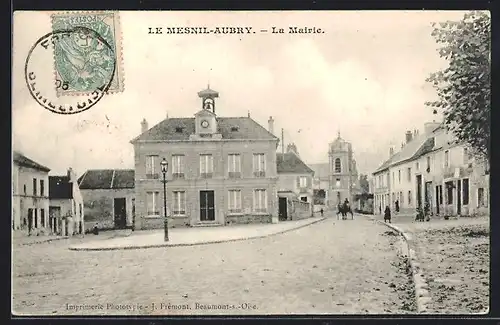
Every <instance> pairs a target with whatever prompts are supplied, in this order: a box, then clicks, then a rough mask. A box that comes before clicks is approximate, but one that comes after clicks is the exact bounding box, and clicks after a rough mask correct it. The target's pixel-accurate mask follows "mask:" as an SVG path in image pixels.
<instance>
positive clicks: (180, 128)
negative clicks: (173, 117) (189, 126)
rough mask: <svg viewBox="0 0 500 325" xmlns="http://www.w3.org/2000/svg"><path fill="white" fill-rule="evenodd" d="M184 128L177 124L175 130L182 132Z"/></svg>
mask: <svg viewBox="0 0 500 325" xmlns="http://www.w3.org/2000/svg"><path fill="white" fill-rule="evenodd" d="M183 130H184V128H183V127H182V126H177V127H176V128H175V132H176V133H182V131H183Z"/></svg>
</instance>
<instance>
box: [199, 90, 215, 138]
mask: <svg viewBox="0 0 500 325" xmlns="http://www.w3.org/2000/svg"><path fill="white" fill-rule="evenodd" d="M198 97H200V98H201V108H202V109H201V111H199V112H198V113H196V114H195V123H196V134H198V135H200V136H211V135H213V134H216V133H217V118H216V115H215V98H218V97H219V93H218V92H216V91H215V90H213V89H210V85H208V86H207V89H205V90H202V91H199V92H198Z"/></svg>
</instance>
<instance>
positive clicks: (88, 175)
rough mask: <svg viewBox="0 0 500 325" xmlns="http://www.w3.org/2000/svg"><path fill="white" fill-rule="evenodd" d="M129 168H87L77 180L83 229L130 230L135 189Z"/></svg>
mask: <svg viewBox="0 0 500 325" xmlns="http://www.w3.org/2000/svg"><path fill="white" fill-rule="evenodd" d="M134 175H135V173H134V170H133V169H90V170H87V171H86V172H85V173H84V174H83V175H82V176H81V177H80V178H79V179H78V184H79V187H80V192H81V194H82V197H83V204H84V211H85V215H84V218H85V229H91V228H92V227H93V226H94V225H95V224H98V227H99V228H101V229H123V228H128V227H132V224H133V221H134V218H133V214H134V204H135V190H134Z"/></svg>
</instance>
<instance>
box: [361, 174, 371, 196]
mask: <svg viewBox="0 0 500 325" xmlns="http://www.w3.org/2000/svg"><path fill="white" fill-rule="evenodd" d="M359 187H360V188H361V193H369V192H370V183H369V182H368V175H363V174H361V175H359Z"/></svg>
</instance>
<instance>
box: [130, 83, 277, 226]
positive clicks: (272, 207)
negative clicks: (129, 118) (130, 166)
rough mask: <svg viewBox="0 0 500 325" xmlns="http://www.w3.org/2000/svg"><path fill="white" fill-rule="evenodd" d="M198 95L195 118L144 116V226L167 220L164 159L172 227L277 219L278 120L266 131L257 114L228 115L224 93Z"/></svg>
mask: <svg viewBox="0 0 500 325" xmlns="http://www.w3.org/2000/svg"><path fill="white" fill-rule="evenodd" d="M198 96H199V97H200V98H201V104H202V105H201V110H199V111H198V112H197V113H196V114H194V117H184V118H167V119H165V120H163V121H161V122H160V123H159V124H157V125H155V126H154V127H152V128H151V129H149V128H148V123H147V122H146V121H145V120H143V122H142V132H141V134H140V135H139V136H138V137H136V138H135V139H133V140H132V141H131V143H132V144H133V145H134V152H135V193H136V209H137V210H136V211H137V220H136V226H137V228H138V229H151V228H162V227H163V222H164V212H163V184H162V171H161V165H160V162H161V161H162V159H163V158H165V159H166V161H167V162H168V172H167V181H168V184H167V207H168V209H167V214H168V215H169V225H170V226H197V225H227V224H232V223H253V222H271V221H272V217H273V216H276V217H277V215H278V195H277V181H278V174H277V170H276V148H277V145H278V138H277V137H276V136H274V135H273V119H272V118H270V119H269V130H266V128H264V127H263V126H261V125H260V124H258V123H257V122H255V121H254V120H253V119H252V118H250V116H248V117H221V116H219V115H217V114H216V102H215V100H216V98H218V97H219V93H218V92H216V91H214V90H213V89H210V88H207V89H205V90H203V91H200V92H199V93H198Z"/></svg>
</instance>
